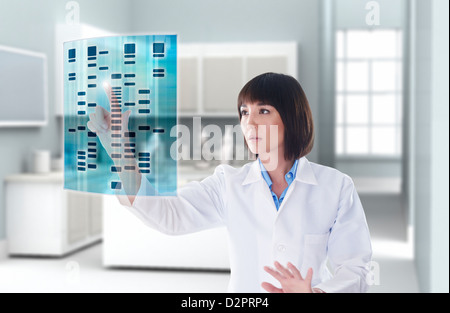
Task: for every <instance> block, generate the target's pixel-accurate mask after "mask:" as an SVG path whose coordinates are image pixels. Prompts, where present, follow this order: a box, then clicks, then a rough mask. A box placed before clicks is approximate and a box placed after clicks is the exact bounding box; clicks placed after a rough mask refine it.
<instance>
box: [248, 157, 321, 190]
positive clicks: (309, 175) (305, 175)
mask: <svg viewBox="0 0 450 313" xmlns="http://www.w3.org/2000/svg"><path fill="white" fill-rule="evenodd" d="M260 180H264V178H263V177H262V175H261V167H260V165H259V161H258V160H256V161H254V162H253V163H252V164H251V166H250V170H249V171H248V174H247V176H246V177H245V179H244V181H243V182H242V185H248V184H252V183H255V182H257V181H260ZM295 180H297V181H299V182H302V183H306V184H310V185H318V183H317V179H316V175H314V172H313V170H312V168H311V164H310V163H309V161H308V159H306V157H302V158H300V159H299V162H298V167H297V175H296V176H295Z"/></svg>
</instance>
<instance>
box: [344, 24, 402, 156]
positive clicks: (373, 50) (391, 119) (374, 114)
mask: <svg viewBox="0 0 450 313" xmlns="http://www.w3.org/2000/svg"><path fill="white" fill-rule="evenodd" d="M402 63H403V60H402V32H401V31H400V30H386V29H385V30H338V31H337V33H336V132H335V133H336V155H337V156H378V157H384V156H386V157H399V156H400V155H401V153H402V152H401V147H402V136H401V132H402V92H403V90H402V89H403V88H402Z"/></svg>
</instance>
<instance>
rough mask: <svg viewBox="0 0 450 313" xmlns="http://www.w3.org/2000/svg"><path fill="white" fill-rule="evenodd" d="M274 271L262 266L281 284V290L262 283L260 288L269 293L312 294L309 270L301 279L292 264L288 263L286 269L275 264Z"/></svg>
mask: <svg viewBox="0 0 450 313" xmlns="http://www.w3.org/2000/svg"><path fill="white" fill-rule="evenodd" d="M274 264H275V268H276V270H275V269H273V268H271V267H268V266H264V270H265V271H266V272H267V273H269V274H270V275H272V276H273V277H274V278H275V279H276V280H278V281H279V282H280V284H281V288H277V287H275V286H274V285H272V284H270V283H268V282H263V283H262V284H261V286H262V287H263V288H264V289H265V290H266V291H268V292H271V293H312V292H313V291H312V288H311V280H312V275H313V270H312V268H310V269H309V270H308V273H307V274H306V277H305V278H303V277H302V275H301V274H300V271H299V270H298V269H297V268H296V267H295V266H294V265H293V264H292V263H290V262H289V263H288V264H287V268H286V267H284V266H283V265H281V264H280V263H279V262H275V263H274Z"/></svg>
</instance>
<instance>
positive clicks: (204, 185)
mask: <svg viewBox="0 0 450 313" xmlns="http://www.w3.org/2000/svg"><path fill="white" fill-rule="evenodd" d="M223 176H224V174H223V169H222V168H221V167H220V166H219V167H217V168H216V170H215V172H214V174H213V175H212V176H209V177H207V178H206V179H204V180H203V181H201V182H198V181H192V182H190V183H188V184H186V185H185V186H184V187H182V188H179V189H178V190H177V196H170V197H164V196H148V195H149V194H151V195H154V194H155V190H154V188H153V187H152V186H151V184H150V183H149V181H148V180H147V179H146V178H145V177H144V176H142V178H141V186H140V189H139V191H138V193H137V195H136V198H135V200H134V202H133V204H130V202H129V200H128V198H127V197H126V196H125V195H118V198H119V201H120V203H121V204H122V205H124V206H125V207H127V208H128V209H129V210H130V211H131V212H132V213H134V214H135V215H136V216H137V217H138V218H139V219H141V220H142V221H143V222H144V223H145V224H146V225H147V226H150V227H151V228H153V229H156V230H158V231H160V232H162V233H165V234H168V235H183V234H188V233H193V232H196V231H201V230H205V229H209V228H214V227H220V226H223V225H224V220H223V208H224V205H223V197H222V195H223V194H224V192H223V188H224V183H223Z"/></svg>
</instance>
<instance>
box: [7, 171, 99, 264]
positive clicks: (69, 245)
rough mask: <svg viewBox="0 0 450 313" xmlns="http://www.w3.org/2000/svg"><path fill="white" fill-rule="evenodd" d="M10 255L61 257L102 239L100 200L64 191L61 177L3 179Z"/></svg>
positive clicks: (58, 175)
mask: <svg viewBox="0 0 450 313" xmlns="http://www.w3.org/2000/svg"><path fill="white" fill-rule="evenodd" d="M5 195H6V224H7V240H8V252H9V254H10V255H42V256H61V255H64V254H66V253H69V252H71V251H74V250H76V249H79V248H81V247H84V246H86V245H89V244H91V243H94V242H96V241H99V240H100V239H101V238H102V196H101V195H96V194H85V193H78V192H72V191H66V190H63V173H50V174H42V175H34V174H21V175H14V176H10V177H7V178H6V179H5Z"/></svg>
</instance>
